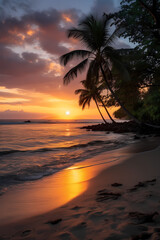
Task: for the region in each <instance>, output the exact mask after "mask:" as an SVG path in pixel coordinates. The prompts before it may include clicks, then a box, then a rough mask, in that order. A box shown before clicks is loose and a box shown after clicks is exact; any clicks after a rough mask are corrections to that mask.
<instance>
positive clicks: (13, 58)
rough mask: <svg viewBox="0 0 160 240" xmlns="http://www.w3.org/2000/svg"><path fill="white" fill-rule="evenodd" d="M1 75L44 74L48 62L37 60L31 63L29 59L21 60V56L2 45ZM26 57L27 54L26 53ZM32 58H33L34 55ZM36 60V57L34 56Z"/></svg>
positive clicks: (0, 47)
mask: <svg viewBox="0 0 160 240" xmlns="http://www.w3.org/2000/svg"><path fill="white" fill-rule="evenodd" d="M0 52H1V58H0V74H4V75H10V76H24V75H28V74H29V75H31V74H34V73H37V72H43V71H44V70H45V69H46V67H47V66H46V61H45V60H43V59H39V58H37V61H34V62H31V61H29V59H28V58H21V57H20V56H19V54H17V53H14V52H13V51H12V50H10V49H8V48H6V47H4V46H3V45H0ZM24 55H26V53H24ZM29 55H30V54H28V56H29ZM31 55H32V58H33V54H31ZM34 59H35V55H34Z"/></svg>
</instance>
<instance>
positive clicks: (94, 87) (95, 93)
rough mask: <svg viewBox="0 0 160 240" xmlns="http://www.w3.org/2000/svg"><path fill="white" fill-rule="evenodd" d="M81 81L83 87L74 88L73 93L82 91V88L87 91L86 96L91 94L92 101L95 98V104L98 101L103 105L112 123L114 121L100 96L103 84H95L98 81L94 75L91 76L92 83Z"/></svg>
mask: <svg viewBox="0 0 160 240" xmlns="http://www.w3.org/2000/svg"><path fill="white" fill-rule="evenodd" d="M81 83H82V85H83V87H84V89H78V90H76V91H75V94H79V93H82V92H83V93H84V91H83V90H86V93H87V92H88V96H91V98H93V99H94V101H95V100H96V101H95V103H96V105H97V102H99V103H101V104H102V106H103V107H104V109H105V111H106V113H107V115H108V117H109V118H110V120H111V121H112V122H113V123H115V121H114V120H113V118H112V117H111V115H110V113H109V111H108V109H107V108H106V106H105V104H104V102H103V100H102V97H101V92H102V91H103V89H104V84H99V85H98V84H97V83H98V82H97V79H96V78H95V77H93V82H92V84H90V83H88V82H87V80H83V81H81ZM93 83H94V84H93ZM82 98H83V97H82ZM81 105H82V104H80V106H81Z"/></svg>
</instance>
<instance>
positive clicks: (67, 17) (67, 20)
mask: <svg viewBox="0 0 160 240" xmlns="http://www.w3.org/2000/svg"><path fill="white" fill-rule="evenodd" d="M62 18H63V19H64V20H65V21H66V22H73V21H72V19H71V17H70V16H69V15H66V14H64V13H63V14H62Z"/></svg>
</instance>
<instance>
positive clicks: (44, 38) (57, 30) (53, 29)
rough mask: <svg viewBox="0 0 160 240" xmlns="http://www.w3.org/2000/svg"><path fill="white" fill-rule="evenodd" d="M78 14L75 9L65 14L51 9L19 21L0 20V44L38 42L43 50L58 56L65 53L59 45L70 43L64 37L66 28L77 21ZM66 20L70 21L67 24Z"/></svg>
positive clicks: (12, 19)
mask: <svg viewBox="0 0 160 240" xmlns="http://www.w3.org/2000/svg"><path fill="white" fill-rule="evenodd" d="M78 14H79V13H78V11H77V10H75V9H71V10H68V11H66V12H59V11H57V10H56V9H51V10H48V11H43V12H31V13H30V14H26V15H24V16H23V17H21V18H20V19H17V18H15V17H11V18H7V19H6V20H5V21H2V20H1V21H0V29H1V31H0V42H1V43H3V44H7V45H11V46H13V45H23V44H25V43H30V44H32V43H34V42H35V41H38V42H39V44H40V47H41V48H42V49H43V50H45V51H47V52H49V53H51V54H58V55H60V54H62V53H63V52H64V51H67V48H66V47H64V46H63V47H62V46H60V44H59V43H60V42H61V41H65V42H68V43H69V42H70V40H68V39H67V36H66V28H68V27H69V26H70V25H71V24H73V22H74V23H75V22H76V21H77V20H78V18H79V17H78ZM65 17H66V18H65ZM67 19H70V20H71V21H68V22H67Z"/></svg>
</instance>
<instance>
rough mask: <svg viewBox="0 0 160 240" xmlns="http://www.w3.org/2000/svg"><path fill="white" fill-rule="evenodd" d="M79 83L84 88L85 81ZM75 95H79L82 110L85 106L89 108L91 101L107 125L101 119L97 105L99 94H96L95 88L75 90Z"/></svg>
mask: <svg viewBox="0 0 160 240" xmlns="http://www.w3.org/2000/svg"><path fill="white" fill-rule="evenodd" d="M81 83H82V85H83V86H84V87H85V80H84V81H81ZM75 94H80V96H79V105H80V106H82V110H83V109H84V108H85V107H86V105H88V107H90V102H91V100H92V99H93V100H94V102H95V104H96V107H97V109H98V111H99V114H100V115H101V117H102V119H103V121H104V123H107V122H106V120H105V118H104V117H103V114H102V113H101V111H100V108H99V105H98V101H99V97H98V95H99V94H98V91H97V88H96V87H95V86H93V88H83V89H77V90H75Z"/></svg>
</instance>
